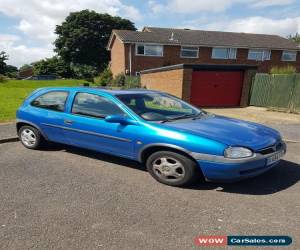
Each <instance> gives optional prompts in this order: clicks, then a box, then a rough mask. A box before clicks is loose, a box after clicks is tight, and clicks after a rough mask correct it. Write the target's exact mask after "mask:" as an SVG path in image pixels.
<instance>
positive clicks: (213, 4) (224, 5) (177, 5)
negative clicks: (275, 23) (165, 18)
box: [168, 0, 295, 14]
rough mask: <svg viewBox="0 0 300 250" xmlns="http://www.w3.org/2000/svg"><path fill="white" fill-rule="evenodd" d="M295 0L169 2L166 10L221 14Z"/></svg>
mask: <svg viewBox="0 0 300 250" xmlns="http://www.w3.org/2000/svg"><path fill="white" fill-rule="evenodd" d="M294 1H295V0H214V1H209V0H169V1H168V9H169V10H171V11H173V12H176V13H187V14H189V13H197V12H223V11H226V10H228V9H229V8H231V7H233V6H234V5H236V4H242V5H244V7H256V8H264V7H269V6H283V5H289V4H292V3H293V2H294Z"/></svg>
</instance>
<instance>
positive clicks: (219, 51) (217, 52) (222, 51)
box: [212, 48, 237, 59]
mask: <svg viewBox="0 0 300 250" xmlns="http://www.w3.org/2000/svg"><path fill="white" fill-rule="evenodd" d="M236 53H237V49H236V48H213V50H212V58H213V59H236Z"/></svg>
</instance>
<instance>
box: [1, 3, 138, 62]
mask: <svg viewBox="0 0 300 250" xmlns="http://www.w3.org/2000/svg"><path fill="white" fill-rule="evenodd" d="M83 9H90V10H94V11H96V12H100V13H109V14H111V15H119V16H122V17H125V18H128V19H130V20H133V21H137V20H140V19H142V15H141V14H140V12H139V10H138V9H137V8H135V7H134V6H131V5H126V4H124V3H122V2H121V0H42V1H41V0H26V1H24V0H10V1H9V2H8V1H7V0H0V13H3V14H5V15H7V16H11V17H15V18H17V19H19V20H20V21H19V24H18V25H17V27H16V28H17V29H18V30H19V31H20V32H22V33H23V35H24V37H25V39H26V38H28V39H30V40H34V41H36V42H37V41H38V42H37V43H39V44H42V45H41V47H36V46H25V45H24V44H22V43H21V41H20V40H18V41H16V40H13V39H12V37H10V38H11V39H8V38H9V37H7V35H6V40H5V41H4V35H2V36H1V37H0V39H1V40H0V50H1V47H2V48H5V49H6V51H7V53H8V54H9V56H10V60H9V63H11V64H14V65H17V66H20V65H22V64H23V63H30V62H32V61H34V60H38V59H42V58H44V57H46V56H47V57H49V56H51V55H52V54H53V52H52V47H53V46H52V43H53V41H54V40H55V34H54V30H55V26H56V25H57V24H60V23H61V22H62V21H63V20H64V19H65V18H66V17H67V16H68V15H69V13H70V12H75V11H80V10H83ZM14 38H16V37H14Z"/></svg>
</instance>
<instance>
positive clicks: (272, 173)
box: [190, 160, 300, 195]
mask: <svg viewBox="0 0 300 250" xmlns="http://www.w3.org/2000/svg"><path fill="white" fill-rule="evenodd" d="M299 180H300V165H299V164H297V163H294V162H290V161H286V160H281V162H280V163H279V164H278V166H276V167H274V168H273V169H271V170H269V171H267V172H265V173H264V174H262V175H259V176H256V177H253V178H250V179H246V180H242V181H239V182H235V183H198V184H196V185H195V186H192V187H190V189H197V190H205V189H207V190H212V189H215V190H216V191H218V192H226V193H238V194H250V195H269V194H274V193H277V192H280V191H282V190H285V189H287V188H289V187H291V186H293V185H295V184H296V183H297V182H298V181H299Z"/></svg>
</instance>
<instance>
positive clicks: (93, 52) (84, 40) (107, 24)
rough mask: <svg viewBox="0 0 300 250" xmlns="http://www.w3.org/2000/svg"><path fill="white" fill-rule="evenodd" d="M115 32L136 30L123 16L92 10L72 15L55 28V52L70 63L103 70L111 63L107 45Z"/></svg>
mask: <svg viewBox="0 0 300 250" xmlns="http://www.w3.org/2000/svg"><path fill="white" fill-rule="evenodd" d="M113 29H127V30H136V28H135V26H134V24H133V23H132V22H131V21H129V20H127V19H123V18H121V17H117V16H111V15H109V14H100V13H97V12H95V11H90V10H82V11H79V12H73V13H71V14H70V15H69V16H68V17H67V18H66V19H65V21H64V22H63V23H62V24H61V25H57V26H56V29H55V33H56V34H57V35H58V38H57V39H56V40H55V42H54V45H55V51H56V52H57V53H58V55H59V56H60V57H61V58H62V59H63V60H64V61H65V62H67V63H73V64H74V65H78V64H79V65H80V64H82V65H89V66H92V67H96V68H97V69H98V70H103V69H104V68H105V66H106V65H107V64H108V61H109V53H108V51H107V50H106V45H107V43H108V40H109V37H110V34H111V31H112V30H113Z"/></svg>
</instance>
